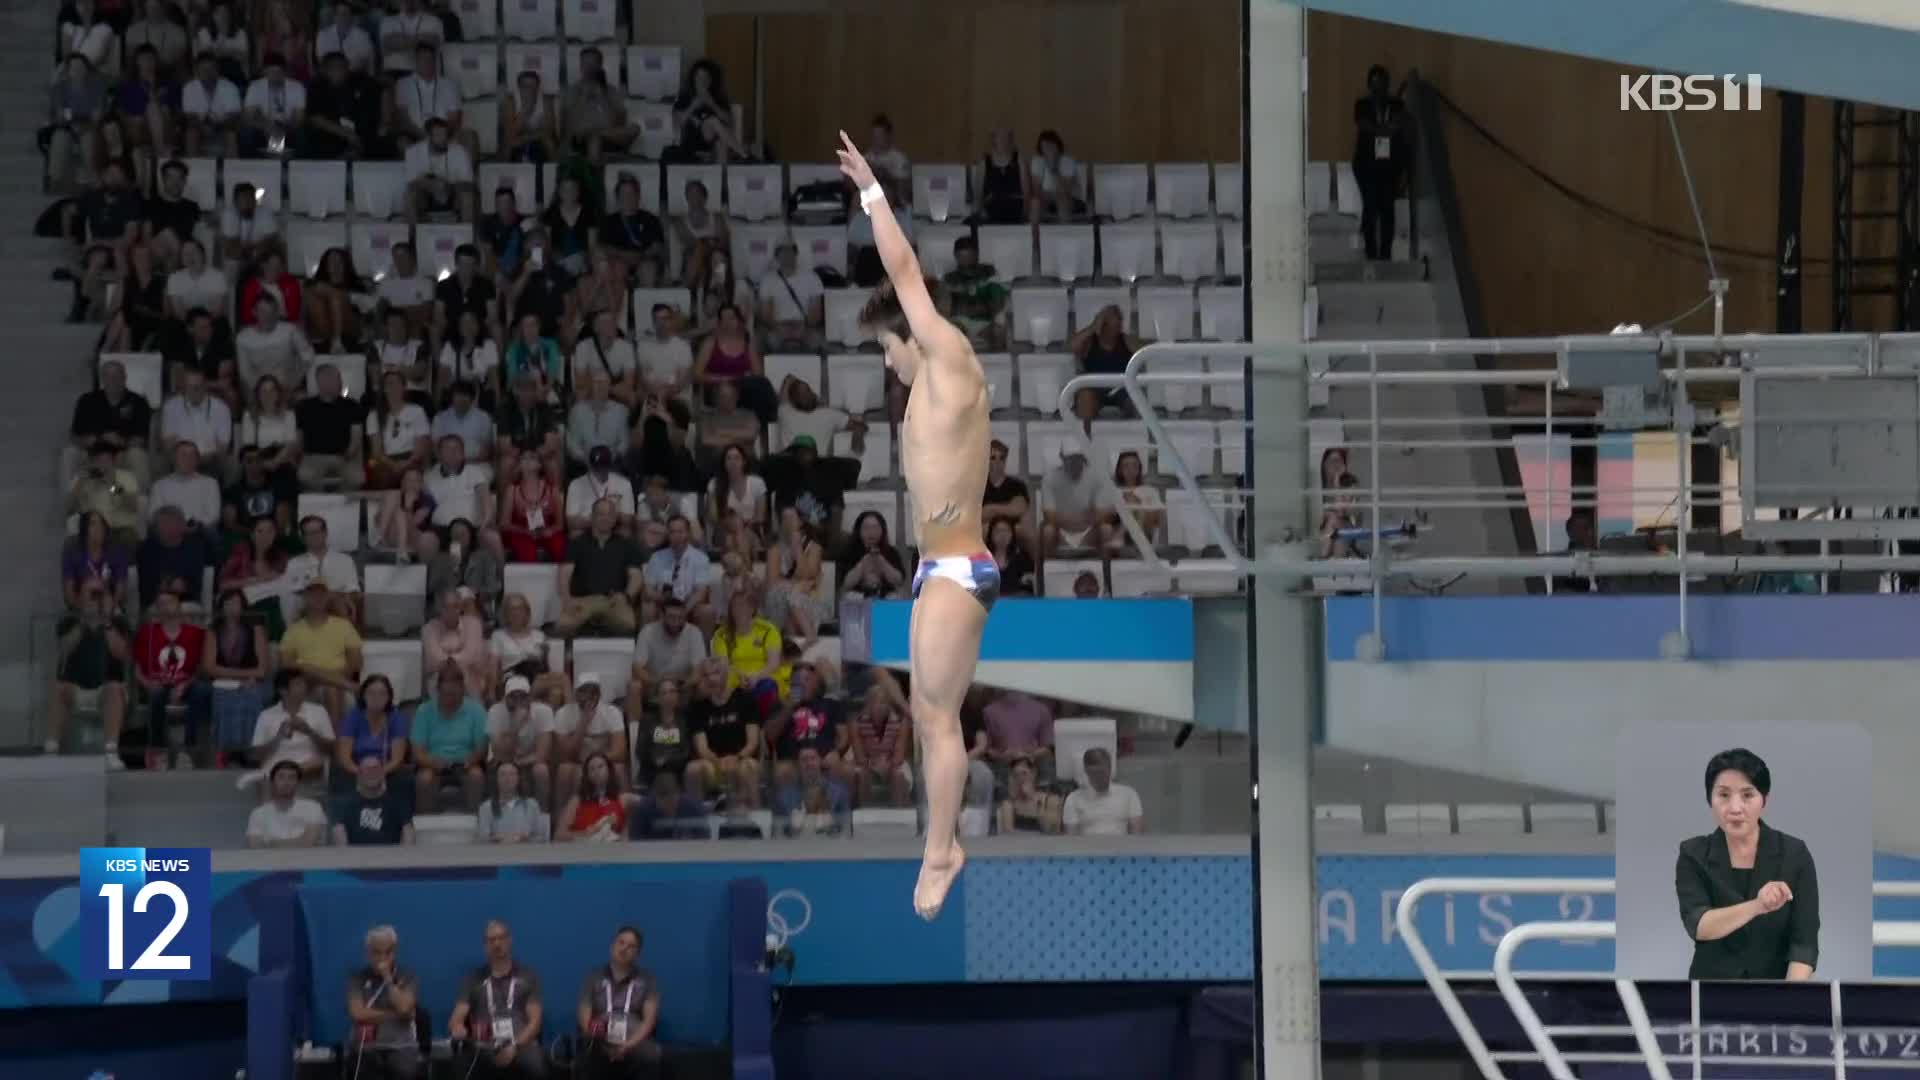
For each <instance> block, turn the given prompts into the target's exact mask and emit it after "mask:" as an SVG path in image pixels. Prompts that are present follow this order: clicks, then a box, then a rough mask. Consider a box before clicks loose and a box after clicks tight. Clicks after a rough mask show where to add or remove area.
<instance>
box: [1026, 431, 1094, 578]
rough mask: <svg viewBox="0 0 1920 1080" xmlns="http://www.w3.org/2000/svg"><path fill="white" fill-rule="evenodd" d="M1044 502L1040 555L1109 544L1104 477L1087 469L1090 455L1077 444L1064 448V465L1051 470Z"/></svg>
mask: <svg viewBox="0 0 1920 1080" xmlns="http://www.w3.org/2000/svg"><path fill="white" fill-rule="evenodd" d="M1044 484H1045V488H1046V500H1045V502H1044V503H1042V505H1041V518H1042V520H1041V525H1040V555H1041V557H1042V558H1047V559H1051V558H1055V557H1057V556H1058V555H1059V554H1060V553H1061V552H1062V551H1063V550H1067V549H1083V548H1091V549H1093V550H1095V551H1098V550H1100V549H1101V548H1103V547H1105V546H1106V543H1107V529H1106V526H1104V525H1102V524H1101V521H1100V514H1101V504H1102V503H1104V502H1105V501H1106V500H1105V499H1104V498H1103V497H1102V493H1101V487H1100V478H1099V477H1098V476H1097V475H1095V474H1093V473H1092V472H1089V471H1088V469H1087V455H1086V453H1085V452H1084V451H1082V450H1080V449H1079V448H1078V447H1076V446H1074V445H1073V444H1071V443H1069V444H1064V445H1062V446H1061V448H1060V464H1059V465H1058V466H1056V467H1055V468H1053V469H1050V470H1048V472H1047V476H1046V479H1045V481H1044Z"/></svg>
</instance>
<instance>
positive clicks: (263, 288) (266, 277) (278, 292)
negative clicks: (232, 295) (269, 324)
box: [240, 251, 305, 327]
mask: <svg viewBox="0 0 1920 1080" xmlns="http://www.w3.org/2000/svg"><path fill="white" fill-rule="evenodd" d="M263 292H265V293H270V294H272V295H274V296H277V297H278V298H279V300H280V317H281V318H283V319H285V320H287V321H288V322H290V323H292V324H293V325H294V326H296V327H298V326H303V325H305V324H304V323H302V322H301V321H300V279H299V278H296V277H294V276H293V275H292V274H289V273H287V260H286V259H285V258H284V257H282V256H281V254H280V253H279V252H277V251H270V252H268V253H267V255H266V257H265V258H263V259H261V260H260V272H259V273H257V274H255V275H253V276H252V277H249V278H248V279H247V280H245V281H243V282H241V283H240V325H242V326H252V325H253V307H254V303H255V302H256V301H258V300H259V299H260V294H261V293H263Z"/></svg>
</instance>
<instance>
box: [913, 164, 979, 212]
mask: <svg viewBox="0 0 1920 1080" xmlns="http://www.w3.org/2000/svg"><path fill="white" fill-rule="evenodd" d="M972 209H973V205H972V203H971V202H970V201H969V200H968V198H967V167H966V166H965V165H945V164H942V165H915V166H914V167H913V210H914V213H916V214H918V215H919V216H920V217H923V218H926V219H927V220H928V221H937V222H946V221H950V220H953V219H954V218H963V217H966V216H967V214H968V213H969V212H971V211H972Z"/></svg>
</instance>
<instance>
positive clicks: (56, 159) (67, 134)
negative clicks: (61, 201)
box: [41, 26, 110, 192]
mask: <svg viewBox="0 0 1920 1080" xmlns="http://www.w3.org/2000/svg"><path fill="white" fill-rule="evenodd" d="M101 29H102V30H105V29H106V28H105V27H104V26H102V27H101ZM109 89H110V88H109V87H108V85H107V80H106V79H105V78H104V77H102V76H101V75H100V74H99V70H98V65H96V64H94V63H93V61H91V60H89V59H88V58H87V56H86V55H85V54H84V53H81V52H75V53H73V54H72V55H70V56H68V58H67V60H66V63H65V66H64V67H63V68H62V69H61V77H60V79H59V80H58V81H56V82H54V83H53V85H52V86H50V87H48V89H47V126H46V127H45V128H43V129H41V143H42V145H44V146H45V147H46V153H47V181H48V184H49V186H50V187H51V188H52V189H53V190H54V191H56V192H68V191H72V190H73V189H74V186H75V184H74V181H75V176H74V160H73V158H74V152H75V151H76V150H77V151H79V153H80V156H81V160H80V166H81V175H83V176H88V177H92V176H98V175H99V174H100V170H101V158H100V153H99V143H98V140H97V138H96V125H97V124H98V123H99V122H100V120H101V119H102V118H104V117H105V116H106V111H107V106H108V104H109V101H110V99H109V97H108V93H109Z"/></svg>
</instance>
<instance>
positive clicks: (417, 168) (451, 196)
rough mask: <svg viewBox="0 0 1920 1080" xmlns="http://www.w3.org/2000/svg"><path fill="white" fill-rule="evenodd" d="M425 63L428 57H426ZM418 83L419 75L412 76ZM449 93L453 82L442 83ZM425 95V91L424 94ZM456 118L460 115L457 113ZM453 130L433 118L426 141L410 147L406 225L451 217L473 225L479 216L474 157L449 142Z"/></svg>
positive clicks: (443, 122) (430, 119)
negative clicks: (474, 184)
mask: <svg viewBox="0 0 1920 1080" xmlns="http://www.w3.org/2000/svg"><path fill="white" fill-rule="evenodd" d="M422 59H423V60H424V59H425V57H424V55H423V57H422ZM409 78H410V79H411V80H418V79H419V78H420V77H419V76H418V75H414V76H409ZM439 85H441V86H445V87H447V88H448V89H449V91H450V92H454V93H457V92H458V91H457V90H454V89H453V83H452V81H451V80H445V79H443V80H440V83H439ZM423 92H424V91H423ZM455 115H456V116H457V115H459V114H458V113H457V112H456V113H455ZM452 133H453V129H452V126H451V125H450V124H449V123H448V121H447V120H446V119H445V118H443V117H440V116H432V117H429V118H428V119H427V122H426V138H424V139H417V140H415V141H414V142H413V144H412V145H410V146H408V147H407V153H406V162H405V168H406V174H405V175H406V178H407V222H408V223H409V224H414V225H417V224H419V223H420V222H421V221H423V220H426V219H427V218H428V217H431V216H436V215H443V214H452V215H454V217H455V218H457V219H458V220H460V221H462V222H465V223H467V224H472V222H473V220H474V217H475V216H476V214H477V213H478V210H477V205H478V204H477V202H476V199H477V195H476V189H475V187H474V186H473V183H474V182H473V155H472V153H471V152H470V151H469V150H468V149H467V148H466V147H465V146H463V145H461V144H460V143H458V142H452V141H449V140H450V139H451V138H452Z"/></svg>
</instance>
